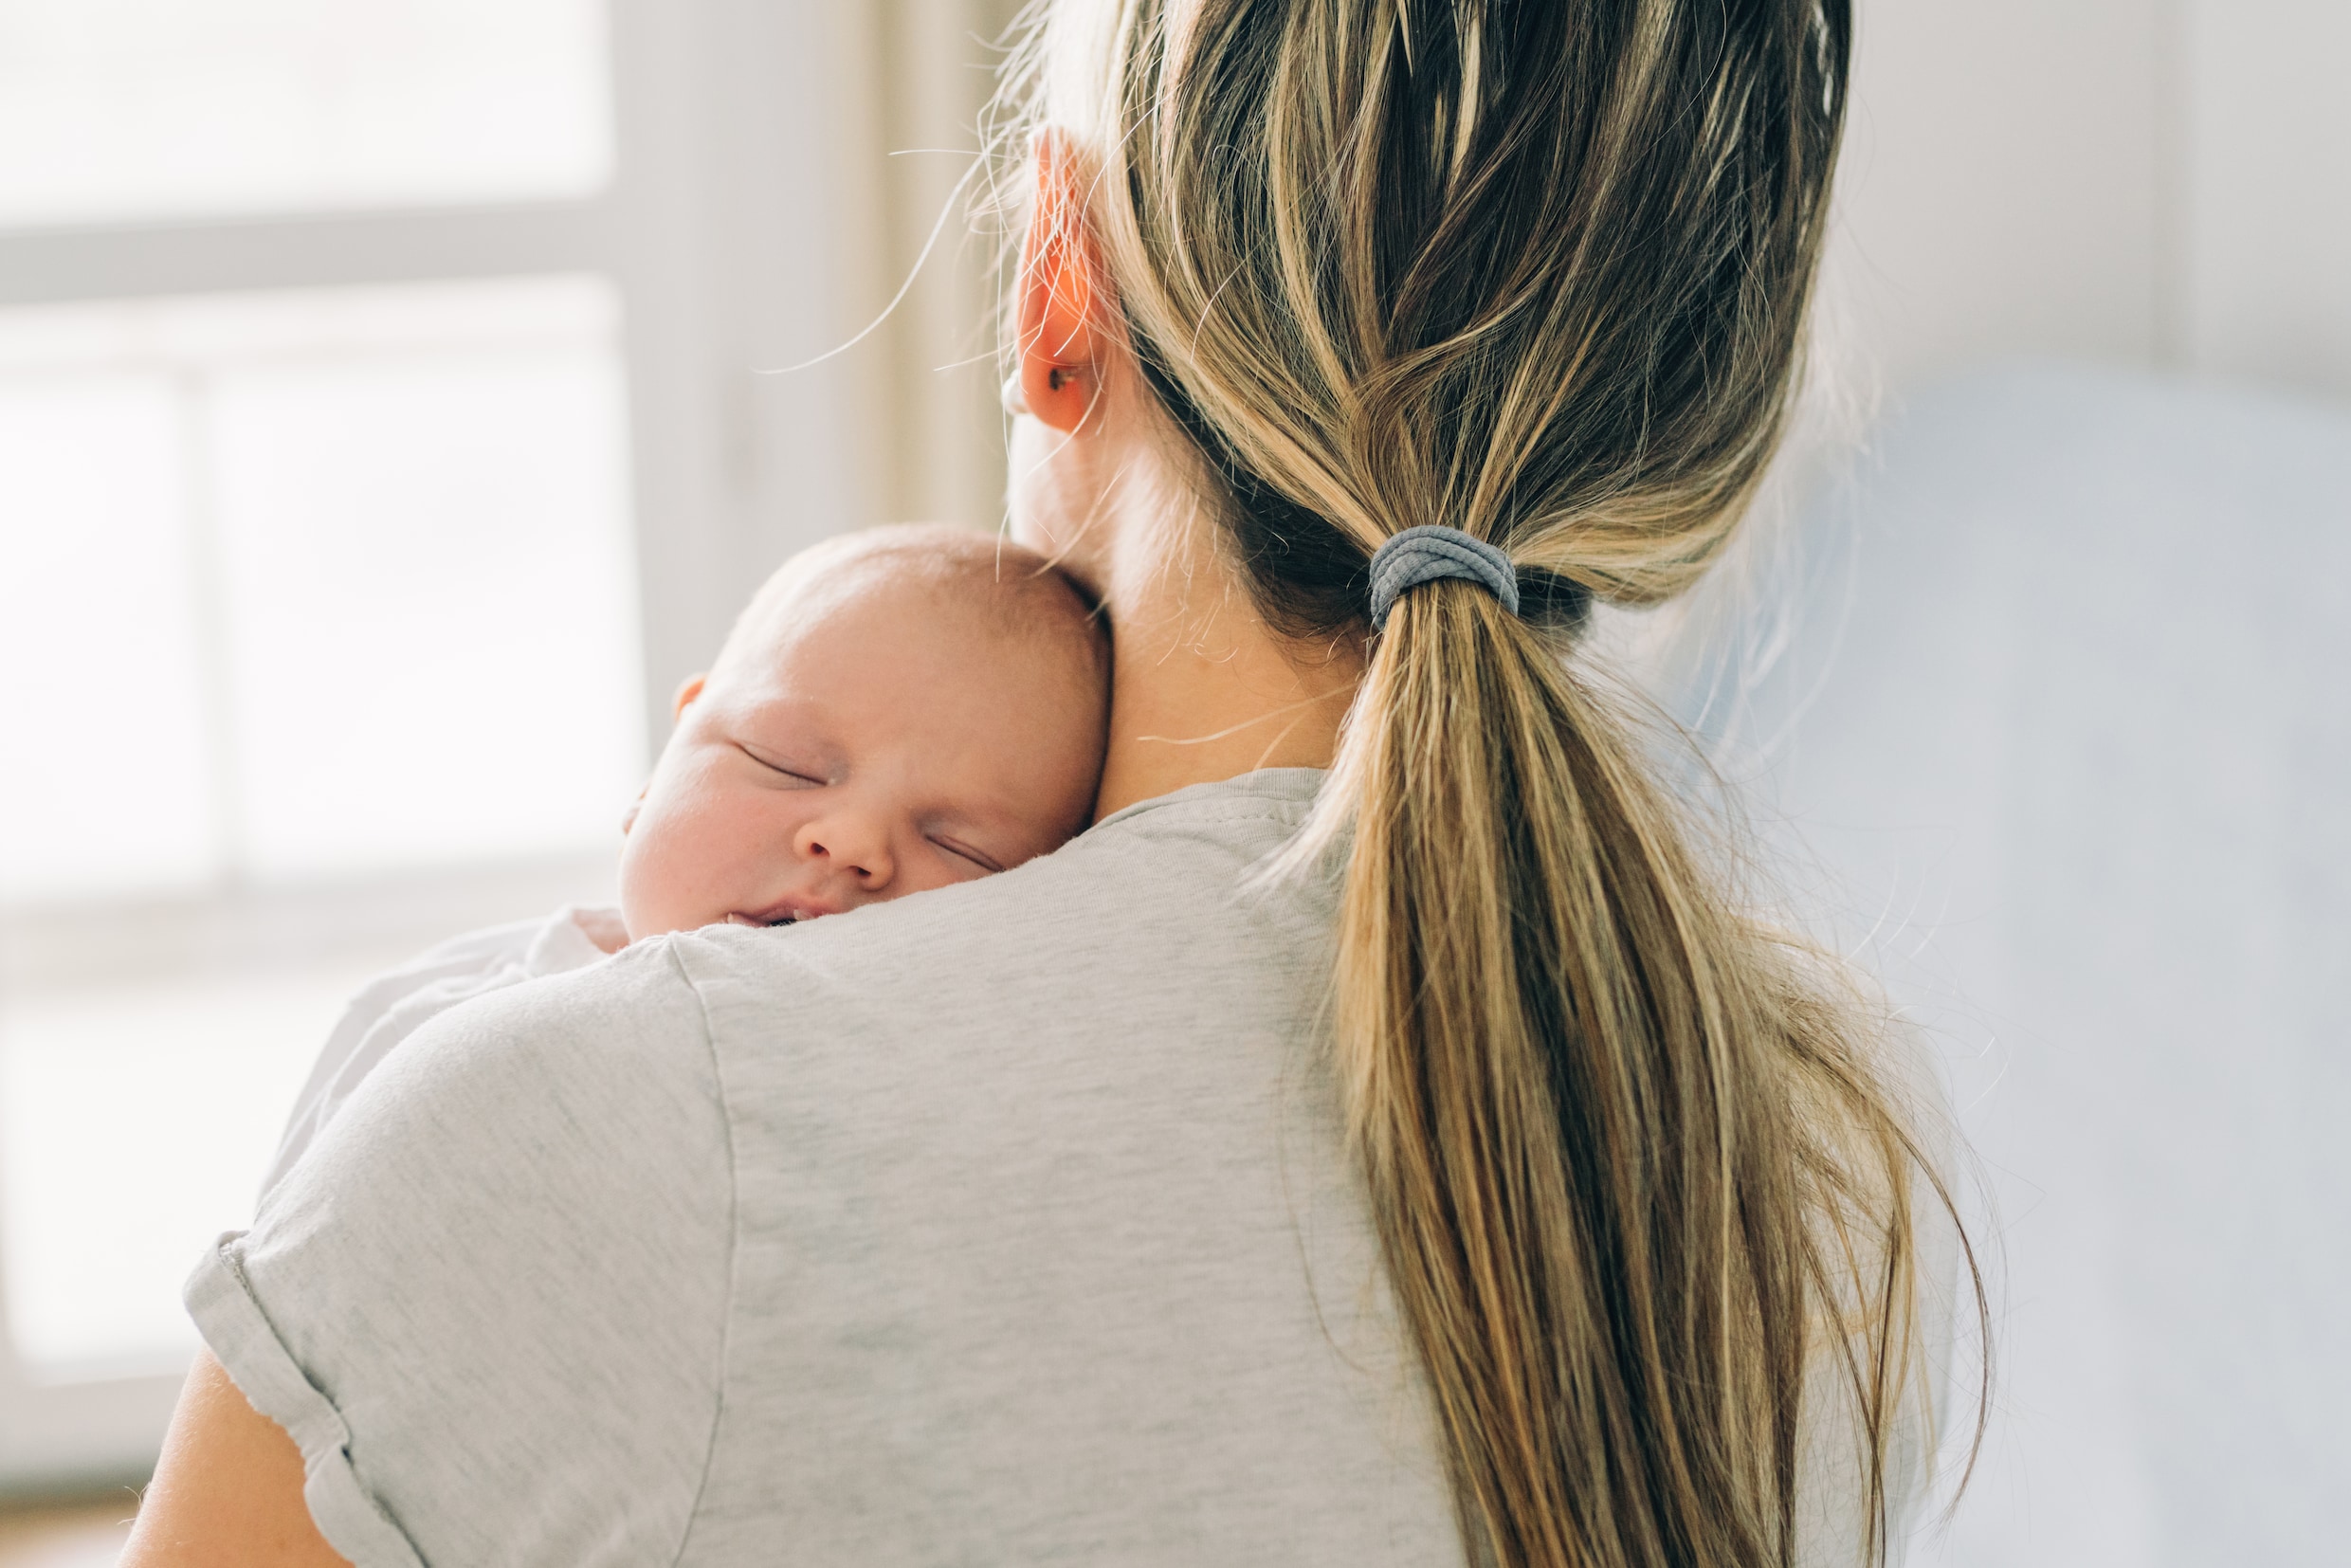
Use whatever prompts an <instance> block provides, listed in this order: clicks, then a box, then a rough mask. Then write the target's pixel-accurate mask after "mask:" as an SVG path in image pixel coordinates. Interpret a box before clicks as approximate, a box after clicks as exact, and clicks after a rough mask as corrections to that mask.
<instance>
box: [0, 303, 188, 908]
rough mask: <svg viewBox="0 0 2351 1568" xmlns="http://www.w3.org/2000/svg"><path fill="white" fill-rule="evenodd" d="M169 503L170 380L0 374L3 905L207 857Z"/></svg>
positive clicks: (118, 883)
mask: <svg viewBox="0 0 2351 1568" xmlns="http://www.w3.org/2000/svg"><path fill="white" fill-rule="evenodd" d="M4 332H5V328H0V333H4ZM185 499H186V474H185V472H184V465H183V462H182V431H181V428H180V421H179V417H178V410H177V407H176V397H175V394H174V392H173V387H172V385H171V383H170V381H169V380H168V379H167V378H166V377H164V376H161V375H155V374H103V373H101V374H62V375H49V376H11V375H9V374H8V373H7V372H6V371H5V370H0V906H5V905H8V904H12V903H40V902H56V901H61V900H62V901H78V900H86V899H100V898H104V897H106V896H108V895H110V894H118V893H122V892H127V891H138V892H148V891H165V890H170V889H173V888H175V887H184V886H188V885H191V884H196V883H200V882H202V881H203V880H204V879H205V878H206V877H207V876H209V875H210V873H211V872H212V871H214V870H215V869H216V868H217V867H216V863H215V858H214V853H213V851H214V848H215V847H214V842H213V835H212V821H213V815H214V813H213V809H212V808H213V802H212V799H211V795H210V787H211V779H210V771H209V769H208V766H207V756H206V750H205V743H204V731H203V722H202V720H203V702H202V697H203V693H202V691H201V690H200V686H199V678H198V674H197V662H196V661H195V660H194V659H193V658H192V657H191V652H192V650H193V649H194V647H196V641H197V638H196V630H195V625H194V620H193V611H194V588H195V584H194V579H193V577H192V575H191V570H190V561H189V558H188V555H187V550H186V543H187V540H186V532H185V529H186V518H185V515H184V511H183V505H184V501H185Z"/></svg>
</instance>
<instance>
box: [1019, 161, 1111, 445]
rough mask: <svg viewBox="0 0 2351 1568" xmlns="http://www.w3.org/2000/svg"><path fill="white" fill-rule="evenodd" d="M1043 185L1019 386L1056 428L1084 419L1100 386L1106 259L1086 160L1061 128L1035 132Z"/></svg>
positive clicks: (1023, 292) (1030, 241)
mask: <svg viewBox="0 0 2351 1568" xmlns="http://www.w3.org/2000/svg"><path fill="white" fill-rule="evenodd" d="M1036 169H1037V188H1036V191H1035V195H1034V199H1033V200H1031V202H1030V208H1029V232H1028V235H1027V236H1026V237H1025V238H1024V239H1023V240H1022V242H1021V247H1020V277H1019V281H1018V283H1017V285H1016V286H1015V289H1014V293H1015V296H1016V298H1017V300H1018V302H1019V308H1020V337H1019V343H1020V372H1019V377H1020V392H1021V401H1022V402H1025V403H1026V404H1027V405H1028V409H1027V411H1028V412H1029V413H1030V414H1031V415H1033V416H1034V417H1036V418H1038V419H1041V420H1043V421H1044V422H1045V423H1046V424H1048V425H1049V426H1051V427H1052V428H1054V429H1057V430H1064V431H1069V430H1075V429H1076V428H1078V427H1079V426H1080V425H1082V424H1084V421H1085V416H1086V412H1087V410H1090V409H1091V408H1092V407H1093V403H1094V397H1095V394H1096V393H1097V392H1100V391H1101V390H1102V349H1103V337H1102V335H1101V334H1100V333H1098V332H1097V331H1096V330H1095V326H1094V323H1095V321H1096V319H1097V317H1096V315H1095V301H1096V300H1097V298H1098V296H1099V295H1100V294H1101V293H1103V292H1104V290H1103V287H1102V284H1103V277H1102V266H1101V259H1100V258H1099V257H1098V256H1097V255H1096V254H1095V251H1094V240H1093V233H1092V230H1091V229H1089V228H1087V227H1086V221H1085V177H1086V176H1085V171H1084V160H1083V159H1081V158H1080V157H1079V156H1078V154H1077V150H1076V149H1075V147H1073V146H1072V145H1071V143H1070V141H1069V138H1068V137H1067V135H1066V133H1064V132H1062V131H1059V130H1056V129H1053V128H1051V127H1048V128H1047V129H1045V130H1044V131H1041V132H1039V133H1038V135H1037V141H1036Z"/></svg>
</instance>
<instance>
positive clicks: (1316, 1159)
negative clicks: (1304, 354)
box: [188, 772, 1847, 1568]
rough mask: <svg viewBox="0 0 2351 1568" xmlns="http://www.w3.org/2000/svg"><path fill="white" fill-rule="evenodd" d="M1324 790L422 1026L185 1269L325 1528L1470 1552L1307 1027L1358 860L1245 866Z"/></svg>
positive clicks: (620, 961) (731, 1556) (477, 1552)
mask: <svg viewBox="0 0 2351 1568" xmlns="http://www.w3.org/2000/svg"><path fill="white" fill-rule="evenodd" d="M1320 776H1321V775H1317V774H1314V773H1311V772H1269V773H1260V774H1254V775H1248V776H1245V777H1243V778H1239V779H1234V780H1230V781H1229V782H1226V783H1222V784H1215V785H1208V786H1201V787H1198V788H1194V789H1190V790H1185V791H1182V792H1179V793H1175V794H1173V795H1169V796H1166V797H1164V798H1162V799H1159V800H1156V801H1151V802H1147V803H1145V804H1143V805H1141V806H1138V807H1135V808H1133V809H1131V810H1129V811H1122V812H1120V813H1119V814H1117V815H1116V816H1113V817H1111V818H1109V819H1107V820H1105V821H1104V822H1103V823H1102V824H1100V825H1099V826H1097V827H1096V828H1095V829H1093V830H1091V831H1089V832H1087V833H1085V834H1084V836H1082V837H1081V838H1079V839H1077V840H1076V841H1074V842H1073V843H1071V844H1070V845H1068V846H1067V847H1066V848H1063V849H1062V850H1060V851H1059V852H1057V853H1055V854H1053V855H1050V856H1048V857H1046V858H1044V859H1042V860H1038V861H1033V862H1031V863H1030V864H1029V865H1027V866H1022V867H1020V868H1019V869H1017V870H1014V871H1011V872H1008V873H1006V874H1005V875H1002V876H997V877H991V878H987V879H985V880H983V881H980V882H976V883H973V884H965V885H962V886H958V887H954V888H948V889H944V890H941V891H939V892H935V893H930V894H925V895H924V896H923V897H921V898H919V899H909V900H905V901H902V902H898V903H889V904H884V905H880V906H875V907H872V908H868V909H865V910H861V911H858V912H855V913H853V914H848V915H843V916H838V917H835V918H833V919H829V920H825V921H813V922H810V923H807V924H802V925H797V926H791V927H784V928H777V929H767V930H758V929H749V928H740V927H726V926H719V927H712V928H709V929H707V930H704V931H701V932H696V933H693V934H690V935H680V936H674V937H668V938H664V939H658V940H653V941H647V942H641V943H637V944H635V945H633V946H631V947H629V949H627V950H626V951H624V952H623V953H621V954H620V955H618V956H617V957H613V958H611V959H610V960H608V961H605V962H601V963H596V964H592V965H591V966H590V967H587V968H585V969H579V970H575V971H573V972H570V973H564V974H557V975H550V976H548V977H545V978H539V979H534V980H530V981H527V982H525V983H522V984H519V985H515V986H511V987H506V988H503V989H500V990H498V991H496V992H494V993H492V994H486V995H483V996H481V997H478V998H476V999H474V1000H471V1001H468V1002H465V1004H463V1005H461V1006H458V1007H455V1008H452V1009H450V1010H449V1011H447V1012H443V1013H441V1014H440V1015H439V1016H438V1017H437V1018H434V1019H433V1020H431V1021H430V1022H429V1023H428V1024H426V1025H425V1026H424V1027H422V1028H421V1029H419V1030H417V1031H416V1032H415V1033H414V1034H413V1035H412V1036H410V1038H409V1039H408V1040H407V1041H406V1043H405V1044H403V1045H402V1046H401V1047H400V1048H399V1049H398V1050H396V1051H394V1052H392V1054H391V1055H390V1056H388V1057H387V1058H386V1059H385V1060H384V1061H383V1062H382V1063H381V1064H380V1065H378V1066H377V1067H375V1068H374V1072H373V1073H372V1074H371V1075H370V1076H369V1077H368V1078H367V1080H366V1082H365V1083H364V1084H362V1085H360V1086H359V1087H358V1089H357V1091H356V1092H355V1094H353V1095H352V1097H351V1098H350V1100H349V1101H348V1103H345V1104H344V1105H343V1106H342V1108H341V1109H340V1110H339V1111H338V1112H337V1114H336V1115H335V1117H334V1119H333V1121H331V1122H329V1123H328V1124H327V1125H326V1126H325V1127H324V1128H323V1130H322V1131H321V1132H320V1133H319V1137H318V1139H317V1140H316V1142H315V1143H314V1144H313V1145H312V1147H311V1148H310V1150H309V1152H308V1153H307V1154H306V1155H305V1156H304V1157H303V1158H301V1160H300V1161H299V1162H298V1163H297V1164H296V1165H295V1166H294V1168H293V1169H292V1170H291V1172H289V1173H288V1174H287V1175H286V1176H285V1177H284V1179H283V1180H282V1181H281V1182H279V1183H278V1185H277V1186H276V1187H274V1188H273V1189H272V1190H271V1192H270V1193H269V1194H268V1196H267V1198H266V1199H265V1200H264V1204H263V1206H262V1210H261V1213H260V1217H259V1219H258V1220H257V1221H256V1223H255V1225H254V1228H253V1230H252V1231H249V1232H247V1233H246V1234H244V1235H242V1236H230V1237H227V1238H224V1239H223V1241H222V1243H221V1245H220V1246H219V1248H218V1249H216V1250H215V1251H214V1252H212V1253H211V1254H210V1255H208V1257H207V1258H206V1260H205V1261H204V1263H203V1264H202V1265H200V1266H199V1267H198V1268H197V1270H196V1272H195V1274H194V1276H193V1277H192V1278H191V1281H190V1283H189V1286H188V1304H189V1308H190V1311H191V1313H192V1314H193V1316H194V1318H195V1320H196V1323H197V1326H198V1327H199V1329H200V1330H201V1331H202V1333H203V1335H204V1338H205V1339H206V1340H207V1341H208V1342H209V1343H210V1346H211V1348H212V1350H213V1351H214V1353H215V1354H216V1355H218V1356H219V1358H220V1359H221V1361H222V1362H223V1364H224V1365H225V1366H226V1367H227V1368H228V1373H229V1375H230V1376H231V1377H233V1378H234V1379H235V1380H236V1382H237V1384H238V1386H239V1387H240V1388H241V1389H243V1390H244V1392H245V1393H246V1396H247V1397H248V1398H249V1399H251V1400H252V1402H253V1403H254V1404H255V1406H256V1407H258V1408H259V1409H260V1410H262V1411H263V1412H264V1413H266V1414H268V1415H270V1416H271V1417H273V1418H275V1419H276V1420H277V1421H279V1422H280V1423H281V1424H282V1425H283V1426H284V1427H285V1428H286V1429H287V1430H288V1431H290V1432H291V1433H292V1434H293V1436H294V1438H295V1440H296V1441H297V1443H298V1444H299V1445H300V1447H301V1450H302V1453H303V1456H304V1459H305V1463H306V1466H307V1483H306V1495H307V1498H308V1502H309V1505H310V1510H311V1513H312V1516H313V1517H314V1518H315V1519H316V1520H317V1521H318V1523H319V1528H320V1529H321V1531H322V1532H323V1533H324V1534H325V1536H326V1538H327V1540H328V1541H330V1542H331V1543H332V1544H333V1545H334V1546H335V1548H336V1549H337V1551H339V1552H340V1553H342V1554H343V1555H344V1556H345V1557H347V1558H349V1559H352V1560H353V1561H354V1562H355V1563H356V1564H358V1565H359V1568H392V1565H395V1564H399V1565H407V1564H415V1563H420V1562H421V1563H431V1564H435V1565H438V1568H454V1565H456V1564H461V1563H483V1564H489V1563H496V1564H501V1565H514V1568H523V1565H534V1564H547V1565H556V1564H561V1565H564V1568H598V1565H605V1564H611V1565H618V1564H648V1563H659V1564H670V1563H676V1564H683V1565H703V1564H707V1565H712V1568H735V1565H749V1564H753V1563H759V1564H767V1563H773V1562H778V1561H784V1562H809V1563H836V1562H837V1563H857V1564H863V1565H875V1568H897V1565H914V1564H925V1565H928V1564H941V1565H943V1564H967V1563H969V1564H977V1563H997V1562H1006V1563H1010V1562H1019V1563H1025V1564H1047V1563H1078V1562H1084V1563H1089V1564H1100V1563H1119V1564H1161V1563H1164V1564H1175V1563H1187V1564H1218V1565H1230V1564H1251V1563H1266V1564H1274V1563H1281V1564H1296V1563H1335V1564H1347V1565H1350V1568H1355V1565H1367V1568H1368V1565H1377V1564H1385V1563H1395V1564H1405V1563H1411V1564H1415V1565H1426V1564H1431V1563H1445V1562H1459V1561H1460V1560H1461V1549H1460V1546H1459V1543H1458V1540H1457V1536H1456V1532H1455V1528H1454V1523H1453V1518H1452V1512H1451V1506H1450V1503H1449V1498H1448V1495H1447V1489H1446V1486H1445V1483H1444V1475H1443V1467H1442V1463H1441V1461H1440V1459H1439V1457H1438V1453H1437V1449H1436V1447H1435V1443H1434V1440H1433V1437H1432V1433H1431V1426H1430V1419H1429V1415H1428V1413H1427V1410H1426V1395H1425V1393H1424V1391H1423V1389H1422V1387H1421V1384H1420V1381H1419V1375H1418V1372H1417V1370H1416V1369H1415V1367H1414V1366H1413V1364H1412V1360H1411V1358H1410V1356H1409V1355H1408V1354H1407V1353H1406V1352H1405V1350H1404V1348H1403V1345H1402V1341H1401V1339H1400V1336H1399V1335H1398V1333H1397V1329H1396V1325H1395V1322H1394V1309H1393V1304H1392V1302H1391V1301H1390V1298H1389V1295H1388V1292H1387V1287H1386V1285H1385V1282H1384V1277H1383V1274H1382V1270H1381V1267H1380V1265H1379V1262H1378V1256H1377V1249H1376V1244H1375V1242H1374V1240H1373V1235H1372V1230H1371V1226H1370V1223H1369V1219H1368V1216H1367V1214H1366V1212H1365V1206H1364V1201H1363V1198H1362V1196H1361V1194H1360V1193H1359V1190H1358V1184H1357V1182H1356V1180H1355V1178H1354V1176H1353V1174H1352V1172H1351V1170H1350V1168H1349V1166H1348V1164H1347V1160H1346V1158H1345V1155H1344V1151H1343V1141H1342V1139H1341V1136H1340V1126H1339V1121H1338V1117H1337V1114H1336V1109H1335V1105H1334V1102H1333V1098H1332V1088H1331V1085H1330V1082H1329V1079H1328V1076H1327V1074H1326V1073H1325V1071H1324V1070H1323V1066H1322V1062H1321V1056H1320V1054H1319V1052H1318V1049H1317V1047H1316V1040H1317V1034H1316V1030H1315V1027H1314V1022H1315V1018H1316V1014H1317V1009H1318V1005H1319V1003H1320V1001H1321V996H1322V987H1323V984H1324V978H1325V975H1326V974H1327V967H1328V951H1329V941H1330V932H1331V927H1332V919H1333V903H1332V893H1331V889H1330V888H1329V887H1328V886H1326V885H1285V886H1281V887H1277V888H1275V889H1272V890H1270V891H1262V890H1252V889H1248V888H1245V886H1244V883H1245V880H1246V874H1247V872H1248V870H1249V868H1250V867H1251V866H1254V865H1255V864H1257V863H1258V862H1259V861H1261V860H1262V859H1263V858H1264V857H1265V856H1266V855H1267V854H1268V853H1269V852H1271V851H1272V850H1274V849H1276V848H1279V847H1280V846H1281V845H1282V844H1283V843H1284V842H1285V840H1286V839H1287V838H1288V837H1289V836H1290V835H1291V834H1292V833H1293V832H1294V831H1295V830H1296V829H1297V827H1298V826H1299V825H1300V823H1301V822H1302V821H1303V816H1304V813H1305V811H1306V809H1307V807H1308V805H1309V803H1310V801H1311V798H1312V795H1313V792H1314V790H1315V788H1316V787H1317V784H1318V783H1319V781H1320ZM1808 1485H1812V1484H1810V1483H1808ZM1837 1489H1838V1488H1836V1487H1835V1486H1833V1485H1831V1486H1826V1487H1825V1488H1824V1487H1823V1486H1817V1485H1813V1491H1815V1492H1820V1493H1822V1498H1816V1499H1814V1500H1813V1501H1814V1506H1813V1510H1812V1511H1813V1512H1820V1513H1821V1517H1822V1518H1823V1519H1824V1520H1825V1521H1830V1522H1833V1521H1834V1520H1835V1519H1836V1518H1838V1517H1841V1516H1840V1514H1839V1510H1838V1509H1837V1508H1836V1506H1835V1504H1834V1503H1833V1494H1834V1493H1835V1492H1836V1491H1837ZM1823 1499H1827V1500H1828V1501H1823ZM1823 1509H1825V1510H1826V1511H1825V1512H1821V1510H1823ZM1841 1533H1842V1531H1841V1529H1839V1528H1834V1527H1832V1529H1831V1530H1830V1532H1829V1535H1830V1537H1834V1536H1836V1535H1839V1534H1841ZM1816 1544H1834V1542H1833V1541H1832V1540H1824V1541H1818V1542H1816ZM1845 1555H1847V1554H1846V1553H1844V1552H1841V1551H1838V1552H1830V1553H1829V1554H1827V1556H1825V1557H1822V1558H1821V1560H1831V1559H1837V1558H1840V1557H1842V1556H1845Z"/></svg>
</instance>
